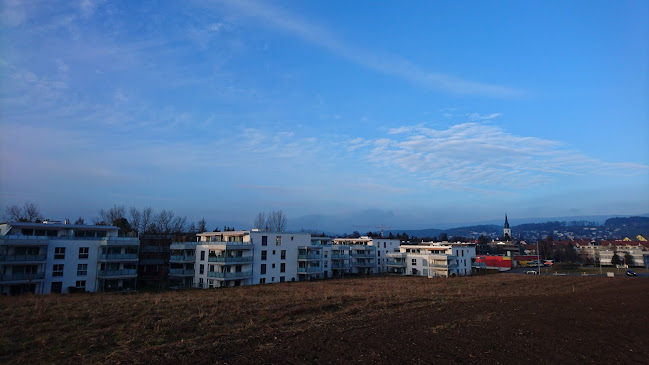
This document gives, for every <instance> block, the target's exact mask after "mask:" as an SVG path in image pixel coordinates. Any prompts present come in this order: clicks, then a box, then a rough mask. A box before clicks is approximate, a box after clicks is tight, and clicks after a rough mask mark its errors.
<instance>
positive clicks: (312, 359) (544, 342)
mask: <svg viewBox="0 0 649 365" xmlns="http://www.w3.org/2000/svg"><path fill="white" fill-rule="evenodd" d="M648 304H649V280H647V279H642V278H604V277H569V276H567V277H555V276H541V277H537V276H526V275H503V274H498V275H489V276H484V277H467V278H455V279H425V278H415V277H371V278H357V279H343V280H326V281H318V282H304V283H286V284H274V285H263V286H251V287H242V288H234V289H226V290H194V291H188V292H169V293H159V294H151V293H144V294H135V295H129V296H116V295H70V296H49V297H45V298H42V297H26V298H25V297H23V298H19V299H16V298H2V301H0V309H1V311H0V312H1V314H2V317H1V318H2V323H0V324H1V325H2V326H0V362H2V363H27V362H29V363H119V362H121V363H188V364H195V363H232V364H235V363H266V364H268V363H271V364H272V363H274V364H304V363H314V364H315V363H322V364H341V363H342V364H351V363H384V364H401V363H422V364H431V363H436V364H437V363H442V364H443V363H490V364H492V363H505V364H518V363H525V362H531V363H550V364H565V363H579V364H582V363H606V364H610V363H624V364H632V363H640V364H647V363H649V311H648V310H647V305H648ZM69 311H74V312H75V313H76V314H74V315H72V314H68V313H69ZM19 321H20V323H19ZM70 323H71V324H73V325H71V324H70Z"/></svg>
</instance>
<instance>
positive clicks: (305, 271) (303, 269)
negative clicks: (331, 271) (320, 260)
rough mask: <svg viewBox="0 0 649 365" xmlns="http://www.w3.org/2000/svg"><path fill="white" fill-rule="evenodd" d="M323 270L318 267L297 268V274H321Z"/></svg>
mask: <svg viewBox="0 0 649 365" xmlns="http://www.w3.org/2000/svg"><path fill="white" fill-rule="evenodd" d="M322 271H323V269H322V267H320V266H311V267H298V268H297V272H299V273H309V272H322Z"/></svg>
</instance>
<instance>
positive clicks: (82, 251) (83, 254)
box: [79, 247, 88, 259]
mask: <svg viewBox="0 0 649 365" xmlns="http://www.w3.org/2000/svg"><path fill="white" fill-rule="evenodd" d="M79 258H80V259H87V258H88V247H79Z"/></svg>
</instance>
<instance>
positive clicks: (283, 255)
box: [279, 250, 286, 260]
mask: <svg viewBox="0 0 649 365" xmlns="http://www.w3.org/2000/svg"><path fill="white" fill-rule="evenodd" d="M279 254H280V255H281V259H282V260H286V250H282V251H280V252H279Z"/></svg>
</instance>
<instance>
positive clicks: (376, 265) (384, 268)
mask: <svg viewBox="0 0 649 365" xmlns="http://www.w3.org/2000/svg"><path fill="white" fill-rule="evenodd" d="M332 244H333V246H332V250H333V258H334V268H335V270H334V271H335V272H336V273H338V274H339V275H338V276H341V275H344V274H345V273H350V274H366V275H367V274H380V273H387V272H388V265H387V263H388V260H387V254H388V253H392V252H397V251H398V250H399V245H400V241H399V240H396V239H387V238H371V237H367V236H362V237H359V238H335V239H333V241H332Z"/></svg>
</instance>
